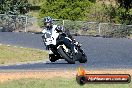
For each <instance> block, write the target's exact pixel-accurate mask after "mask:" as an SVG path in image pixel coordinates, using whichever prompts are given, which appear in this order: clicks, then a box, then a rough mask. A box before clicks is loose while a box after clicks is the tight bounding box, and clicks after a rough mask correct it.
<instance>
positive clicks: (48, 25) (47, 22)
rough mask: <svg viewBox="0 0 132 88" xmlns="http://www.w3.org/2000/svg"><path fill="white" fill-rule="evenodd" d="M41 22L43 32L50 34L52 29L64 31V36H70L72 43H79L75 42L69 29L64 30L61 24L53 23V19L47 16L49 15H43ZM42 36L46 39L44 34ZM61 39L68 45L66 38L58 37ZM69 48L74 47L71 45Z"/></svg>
mask: <svg viewBox="0 0 132 88" xmlns="http://www.w3.org/2000/svg"><path fill="white" fill-rule="evenodd" d="M43 23H44V29H43V33H49V34H52V31H54V30H56V31H57V32H61V33H64V34H65V36H67V37H68V38H70V39H71V40H72V41H73V42H74V44H78V45H79V43H78V42H76V41H75V39H74V38H73V37H72V35H71V34H70V32H69V30H64V28H63V27H62V26H58V25H53V20H52V18H51V17H49V16H48V17H44V19H43ZM42 38H43V39H45V40H46V37H45V36H44V35H43V36H42ZM61 40H62V41H63V42H64V44H66V45H69V44H68V42H67V40H66V39H63V38H60V41H61ZM71 48H72V49H74V48H73V47H71ZM74 50H75V49H74ZM75 52H76V50H75Z"/></svg>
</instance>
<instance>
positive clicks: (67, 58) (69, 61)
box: [58, 46, 75, 64]
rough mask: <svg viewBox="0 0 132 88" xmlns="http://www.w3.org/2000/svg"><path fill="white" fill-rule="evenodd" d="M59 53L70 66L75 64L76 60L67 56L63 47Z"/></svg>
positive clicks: (59, 49)
mask: <svg viewBox="0 0 132 88" xmlns="http://www.w3.org/2000/svg"><path fill="white" fill-rule="evenodd" d="M58 52H59V54H60V55H61V56H62V57H63V58H64V59H65V60H66V61H67V62H68V63H69V64H75V60H74V59H72V58H70V56H68V55H67V54H66V52H65V51H64V49H63V47H62V46H60V47H59V48H58Z"/></svg>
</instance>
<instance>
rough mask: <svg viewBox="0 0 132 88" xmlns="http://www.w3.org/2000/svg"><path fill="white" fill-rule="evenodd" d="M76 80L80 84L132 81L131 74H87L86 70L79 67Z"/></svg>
mask: <svg viewBox="0 0 132 88" xmlns="http://www.w3.org/2000/svg"><path fill="white" fill-rule="evenodd" d="M76 81H77V83H78V84H80V85H83V84H85V83H130V81H131V76H130V75H129V74H86V72H85V70H84V69H82V68H81V67H79V68H78V73H77V75H76Z"/></svg>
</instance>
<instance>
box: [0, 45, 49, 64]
mask: <svg viewBox="0 0 132 88" xmlns="http://www.w3.org/2000/svg"><path fill="white" fill-rule="evenodd" d="M47 58H48V53H47V52H46V51H42V50H38V49H31V48H19V47H14V46H6V45H0V64H8V63H13V64H14V63H18V62H27V61H37V60H43V59H47Z"/></svg>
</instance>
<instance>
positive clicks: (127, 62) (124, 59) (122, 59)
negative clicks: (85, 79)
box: [0, 32, 132, 70]
mask: <svg viewBox="0 0 132 88" xmlns="http://www.w3.org/2000/svg"><path fill="white" fill-rule="evenodd" d="M75 38H76V40H77V41H79V42H80V43H82V48H83V49H84V51H85V53H86V55H87V56H88V62H87V63H85V64H80V63H78V62H77V63H76V64H67V62H65V61H63V60H60V61H57V62H55V63H51V62H49V61H48V60H47V61H46V62H45V61H44V62H38V63H32V64H22V65H11V66H0V70H11V69H13V70H43V69H75V68H76V67H78V66H80V65H81V66H83V67H85V68H87V69H104V68H105V69H108V68H115V69H118V68H132V40H130V39H113V38H94V37H84V36H77V37H75ZM0 43H2V44H9V45H17V46H23V47H30V48H37V49H45V47H44V45H43V42H42V39H41V35H40V34H29V33H8V32H5V33H0Z"/></svg>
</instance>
